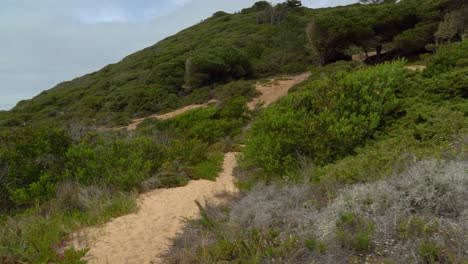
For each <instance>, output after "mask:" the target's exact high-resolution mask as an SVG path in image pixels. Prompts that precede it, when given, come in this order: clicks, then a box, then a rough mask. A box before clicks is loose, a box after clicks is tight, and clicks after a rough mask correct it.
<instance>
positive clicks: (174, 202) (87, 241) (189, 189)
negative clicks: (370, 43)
mask: <svg viewBox="0 0 468 264" xmlns="http://www.w3.org/2000/svg"><path fill="white" fill-rule="evenodd" d="M309 76H310V73H303V74H300V75H296V76H291V77H285V78H283V79H278V80H275V79H272V82H271V83H270V84H265V85H261V84H257V87H256V88H257V90H258V91H259V92H261V95H260V96H259V97H258V98H255V99H254V100H253V101H252V102H250V103H249V104H248V107H249V108H250V109H254V108H255V107H256V105H257V104H258V103H260V102H263V103H264V105H263V106H268V105H270V104H271V103H273V102H275V101H276V100H278V99H279V98H281V97H282V96H285V95H286V94H287V93H288V90H289V89H290V88H291V87H292V86H294V85H295V84H298V83H300V82H302V81H304V80H305V79H307V78H308V77H309ZM209 103H213V101H210V102H208V103H206V104H200V105H191V106H187V107H184V108H181V109H179V110H176V111H174V112H170V113H167V114H163V115H154V116H151V117H153V118H159V119H168V118H171V117H174V116H177V115H180V114H182V113H185V112H186V111H189V110H192V109H195V108H200V107H206V106H207V105H208V104H209ZM143 120H144V118H143V119H136V120H134V122H133V123H132V124H131V125H130V126H128V127H126V128H127V129H135V128H136V127H137V125H138V124H139V123H141V122H142V121H143ZM236 154H237V153H235V152H229V153H227V154H225V156H224V162H223V172H221V173H220V175H219V176H218V177H217V180H216V181H215V182H213V181H207V180H197V181H191V182H189V183H188V184H187V185H186V186H182V187H177V188H172V189H158V190H155V191H151V192H148V193H145V194H142V195H141V196H140V197H139V198H138V201H137V202H138V207H139V209H138V211H137V212H136V213H133V214H129V215H125V216H122V217H119V218H116V219H114V220H113V221H111V222H108V223H106V224H104V225H102V226H100V227H90V228H85V229H83V230H81V231H80V232H78V233H75V234H73V235H72V237H71V242H70V245H69V246H73V247H75V248H76V249H82V248H87V247H88V248H90V250H89V252H88V253H87V254H86V256H85V257H84V258H83V260H86V261H88V263H99V264H101V263H112V264H114V263H116V264H118V263H128V264H132V263H135V264H137V263H138V264H140V263H160V262H161V261H162V260H161V259H159V258H158V256H159V255H160V254H161V253H164V252H165V251H166V250H168V249H169V247H170V243H171V238H173V237H175V235H176V234H177V232H178V231H179V230H181V228H182V225H183V221H182V220H183V219H184V218H195V217H198V216H199V213H200V212H199V209H198V207H197V206H196V204H195V201H197V200H198V201H200V202H203V201H204V200H208V199H209V200H216V194H217V193H222V192H226V191H227V192H235V191H236V187H235V185H234V177H233V175H232V171H233V169H234V168H235V167H236V164H237V161H236Z"/></svg>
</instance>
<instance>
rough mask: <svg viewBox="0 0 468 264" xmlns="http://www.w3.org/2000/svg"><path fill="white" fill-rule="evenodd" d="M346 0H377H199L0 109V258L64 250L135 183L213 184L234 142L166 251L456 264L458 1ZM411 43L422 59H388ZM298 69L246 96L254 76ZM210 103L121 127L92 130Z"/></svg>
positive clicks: (463, 187)
mask: <svg viewBox="0 0 468 264" xmlns="http://www.w3.org/2000/svg"><path fill="white" fill-rule="evenodd" d="M361 2H363V3H364V2H377V3H379V4H368V3H366V4H355V5H350V6H346V7H337V8H326V9H318V10H311V9H308V8H305V7H302V6H301V3H300V1H295V0H289V1H286V2H284V3H282V4H278V5H275V6H272V5H271V4H269V3H267V2H265V1H260V2H257V3H256V4H255V5H253V6H252V7H250V8H246V9H243V10H242V11H240V12H238V13H236V14H227V13H224V12H217V13H215V14H213V16H212V17H211V18H208V19H207V20H205V21H203V22H201V23H199V24H197V25H195V26H193V27H191V28H188V29H186V30H184V31H182V32H180V33H178V34H176V35H174V36H172V37H169V38H167V39H165V40H163V41H161V42H160V43H158V44H156V45H155V46H152V47H149V48H147V49H145V50H143V51H140V52H137V53H135V54H133V55H130V56H129V57H127V58H125V59H124V60H123V61H121V62H119V63H117V64H114V65H109V66H107V67H105V68H104V69H102V70H101V71H98V72H95V73H92V74H89V75H86V76H83V77H80V78H77V79H75V80H72V81H70V82H65V83H62V84H60V85H58V86H57V87H55V88H53V89H51V90H49V91H45V92H43V93H41V94H40V95H38V96H37V97H35V98H34V99H32V100H29V101H23V102H20V103H19V104H18V105H17V106H16V107H15V108H14V109H13V110H12V111H10V112H0V122H1V124H0V205H1V206H0V213H2V215H1V216H0V262H5V263H17V262H31V263H35V262H38V263H46V262H54V263H60V262H63V263H73V261H77V259H79V257H80V256H81V255H82V254H83V253H84V252H76V251H74V250H73V249H70V250H67V251H65V252H60V248H61V246H62V241H63V239H64V238H65V237H66V235H67V234H69V233H70V232H72V231H73V230H76V229H77V228H80V227H82V226H86V225H94V224H99V223H103V222H105V221H107V220H108V219H110V218H112V217H116V216H119V215H122V214H125V213H128V212H131V211H132V210H134V209H135V201H134V199H133V198H134V196H135V194H136V193H138V192H141V191H146V190H150V189H153V188H161V187H174V186H180V185H183V184H185V183H187V182H188V181H189V180H191V179H198V178H205V179H214V178H215V177H216V175H217V174H218V172H219V170H220V163H221V161H222V155H223V153H224V152H227V151H230V150H232V149H234V148H238V146H237V145H238V144H237V143H241V142H242V143H245V147H244V148H243V149H242V153H243V158H242V160H241V166H240V167H239V168H238V169H237V174H238V177H239V180H240V181H239V186H240V187H241V189H242V192H241V194H239V195H238V196H236V197H232V200H231V201H230V202H231V206H229V207H226V206H227V205H226V206H224V205H221V206H219V205H217V206H214V205H210V204H208V205H206V207H205V208H202V209H203V214H202V215H203V218H202V219H201V220H197V221H192V222H189V223H188V225H187V227H186V230H185V232H184V233H183V234H182V235H181V236H180V237H178V238H177V239H176V240H175V242H176V244H175V247H174V248H173V249H172V251H171V252H169V253H168V255H167V260H168V261H169V262H174V263H180V262H182V263H187V262H188V263H190V262H200V261H202V262H206V263H216V262H221V261H229V262H235V263H268V262H276V263H278V262H279V263H283V262H292V263H294V262H314V261H316V262H319V263H326V262H331V263H350V262H352V263H360V262H364V261H365V260H366V258H367V259H368V260H369V261H377V262H379V261H380V262H385V261H386V262H389V263H409V262H419V263H434V262H449V263H463V261H466V260H467V258H468V257H467V255H466V252H465V251H463V249H464V248H466V247H468V245H466V239H464V237H463V234H466V233H468V230H466V223H467V221H468V220H467V210H468V208H467V206H466V201H465V200H464V197H466V196H467V195H468V193H467V190H468V186H467V177H466V162H467V160H466V159H467V157H466V134H467V128H468V119H467V114H468V104H467V103H466V102H467V101H466V99H467V97H468V88H467V86H468V70H467V66H468V42H467V41H466V40H464V41H462V40H463V39H464V38H466V33H467V31H466V30H467V28H466V25H467V23H465V22H466V17H467V16H465V15H464V14H466V13H465V12H466V10H467V9H466V5H463V4H464V1H461V0H423V1H416V0H402V1H399V3H395V1H378V0H375V1H361ZM380 2H382V3H380ZM442 33H444V34H442ZM369 51H375V52H376V55H375V56H374V57H369V58H368V59H367V60H366V62H367V64H365V63H361V62H349V61H338V60H340V59H349V58H350V55H352V54H353V53H359V52H366V53H367V52H369ZM421 52H432V53H430V54H425V55H422V56H421V58H419V63H424V64H425V65H427V69H426V70H425V71H422V72H419V71H417V72H413V71H409V70H407V69H405V67H404V66H405V64H406V63H407V60H406V59H405V58H400V59H396V58H397V57H401V56H403V57H404V56H406V55H409V56H410V58H411V59H413V57H412V56H413V55H418V54H419V53H421ZM385 60H391V61H389V62H385V63H383V62H384V61H385ZM335 61H338V62H336V63H332V62H335ZM320 64H323V65H322V67H319V66H318V65H320ZM368 64H378V65H376V66H369V65H368ZM305 69H309V70H311V71H312V73H313V74H312V77H311V78H310V79H309V80H307V81H306V82H304V83H303V84H300V85H298V86H296V87H294V89H293V92H292V93H291V94H290V95H288V96H287V97H285V98H283V99H282V100H281V101H280V102H278V103H276V104H274V105H272V106H271V107H269V108H267V109H265V110H263V111H260V110H259V111H257V110H258V109H257V110H256V111H249V110H248V109H247V107H246V102H247V101H248V100H250V99H251V98H252V97H254V96H255V95H256V91H255V89H254V86H253V84H254V80H255V79H258V78H262V77H265V76H270V75H275V74H278V73H295V72H302V71H304V70H305ZM211 98H216V99H217V103H215V104H212V105H210V106H208V107H206V108H201V109H197V110H192V111H189V112H187V113H185V114H182V115H180V116H177V117H175V118H172V119H168V120H155V119H146V120H145V121H144V122H143V123H141V124H140V126H139V127H138V128H137V129H136V130H135V131H125V130H123V131H112V130H107V131H106V130H104V131H102V130H96V129H93V128H92V127H93V126H100V125H107V126H112V125H117V124H127V123H129V121H130V120H131V119H132V118H134V117H139V116H144V115H147V114H152V113H155V112H165V111H169V110H170V109H174V108H178V107H180V106H182V105H186V104H190V103H194V102H196V103H199V102H200V103H201V102H206V101H207V100H208V99H211ZM244 131H247V132H246V133H243V132H244ZM201 236H203V237H204V238H205V239H203V240H200V239H199V237H201ZM389 252H390V253H389ZM405 252H406V253H405Z"/></svg>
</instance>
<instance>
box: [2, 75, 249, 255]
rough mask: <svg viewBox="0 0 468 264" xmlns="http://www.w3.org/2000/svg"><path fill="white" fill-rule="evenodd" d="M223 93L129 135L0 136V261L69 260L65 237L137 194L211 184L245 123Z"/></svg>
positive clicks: (243, 113) (239, 103) (240, 104)
mask: <svg viewBox="0 0 468 264" xmlns="http://www.w3.org/2000/svg"><path fill="white" fill-rule="evenodd" d="M244 85H245V84H244ZM231 86H233V87H237V86H236V85H231ZM246 87H250V89H251V88H252V86H251V84H250V85H247V86H246ZM251 93H252V92H251ZM223 94H224V98H225V101H224V102H223V104H221V105H219V106H217V105H212V106H209V107H207V108H204V109H197V110H193V111H190V112H187V113H185V114H183V115H180V116H178V117H176V118H173V119H169V120H165V121H159V120H150V119H148V120H146V121H145V122H143V124H141V125H140V127H139V128H138V129H137V130H136V131H134V132H126V131H116V132H100V133H98V132H94V131H86V130H83V129H80V128H79V127H78V128H77V127H69V128H66V129H59V128H48V127H42V126H33V127H26V128H16V129H11V130H9V131H6V132H4V133H3V134H1V135H0V165H1V167H0V182H1V183H2V184H1V185H0V188H1V190H0V191H1V195H0V203H1V207H0V210H1V213H7V212H8V213H9V215H10V216H9V217H6V215H5V218H3V217H2V218H0V223H1V227H0V245H1V247H0V256H2V261H3V262H6V263H15V262H18V261H27V262H35V261H39V262H47V261H59V260H61V259H62V258H63V257H65V259H64V261H65V263H67V262H66V261H69V259H67V256H64V255H60V254H57V252H59V251H58V249H60V246H61V241H62V240H63V239H64V236H65V235H67V234H68V233H69V232H70V231H71V230H75V229H76V228H79V227H80V226H83V225H89V224H97V223H101V222H104V221H106V220H107V219H109V218H111V217H115V216H118V215H121V214H123V213H128V212H129V211H130V210H132V209H134V206H135V205H134V202H133V200H132V199H133V193H135V191H136V192H139V191H146V190H151V189H154V188H162V187H174V186H180V185H184V184H186V183H187V182H188V181H189V180H190V179H199V178H205V179H209V180H213V179H215V177H216V175H217V174H218V173H219V170H220V163H221V162H222V157H223V152H225V151H229V150H230V149H231V148H232V147H233V144H234V141H233V138H235V137H236V136H237V135H238V134H239V133H240V132H241V130H242V127H244V126H245V124H246V122H248V121H249V120H250V118H251V116H250V112H249V111H248V110H247V107H246V106H245V103H246V101H247V100H246V99H245V98H244V97H239V96H234V97H227V95H226V94H229V93H227V92H224V93H223ZM27 208H30V209H27ZM20 209H27V210H23V212H22V211H21V210H20ZM15 212H17V213H16V214H14V213H15ZM82 253H83V252H81V253H80V254H82ZM68 254H70V256H69V257H70V258H73V257H77V256H79V255H80V254H78V252H73V251H69V252H68Z"/></svg>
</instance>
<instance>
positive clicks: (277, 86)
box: [247, 72, 310, 110]
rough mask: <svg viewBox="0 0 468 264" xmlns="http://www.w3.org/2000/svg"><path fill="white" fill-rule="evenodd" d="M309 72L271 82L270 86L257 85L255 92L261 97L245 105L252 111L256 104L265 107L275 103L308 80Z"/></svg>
mask: <svg viewBox="0 0 468 264" xmlns="http://www.w3.org/2000/svg"><path fill="white" fill-rule="evenodd" d="M309 76H310V72H304V73H302V74H299V75H296V76H289V77H285V78H280V79H277V80H274V79H273V81H272V83H270V84H265V85H262V84H257V87H256V88H257V90H258V91H259V92H260V93H261V95H260V96H259V97H257V98H254V99H253V100H252V101H251V102H249V103H248V104H247V106H248V107H249V109H250V110H253V109H254V108H255V106H257V104H258V103H260V102H263V103H264V105H263V106H264V107H267V106H268V105H270V104H271V103H274V102H276V101H277V100H278V99H280V98H281V97H283V96H285V95H287V94H288V91H289V89H290V88H291V87H293V86H294V85H296V84H298V83H301V82H303V81H305V80H306V79H307V78H309Z"/></svg>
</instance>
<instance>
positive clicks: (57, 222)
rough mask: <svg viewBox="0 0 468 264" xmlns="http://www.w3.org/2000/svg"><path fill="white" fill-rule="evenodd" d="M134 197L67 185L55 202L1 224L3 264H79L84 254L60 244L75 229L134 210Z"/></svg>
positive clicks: (0, 237)
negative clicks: (65, 248) (52, 263)
mask: <svg viewBox="0 0 468 264" xmlns="http://www.w3.org/2000/svg"><path fill="white" fill-rule="evenodd" d="M134 198H135V196H134V195H131V194H124V193H121V192H115V191H112V190H111V189H106V188H98V187H94V186H90V187H83V186H80V185H78V184H76V183H71V182H67V183H64V184H62V185H61V186H60V187H58V191H57V198H55V199H54V200H51V201H49V202H48V203H46V204H43V205H41V206H36V207H34V208H31V209H28V210H27V211H25V212H22V213H20V214H18V215H15V216H8V217H5V218H4V219H3V220H2V221H1V222H0V260H1V262H2V263H20V262H21V263H50V262H54V263H81V262H79V261H80V260H79V259H80V257H81V256H82V255H83V254H84V253H85V252H86V251H85V250H84V251H75V250H74V249H67V250H64V248H63V246H64V245H63V241H65V240H66V239H67V235H68V234H70V233H71V232H73V231H76V230H77V229H79V228H81V227H84V226H88V225H96V224H100V223H104V222H106V221H108V220H109V219H111V218H113V217H117V216H120V215H123V214H127V213H129V212H131V211H133V210H134V209H135V208H136V203H135V199H134Z"/></svg>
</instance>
